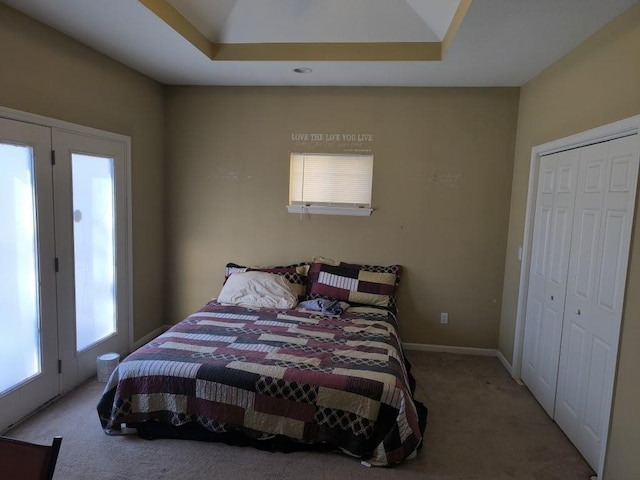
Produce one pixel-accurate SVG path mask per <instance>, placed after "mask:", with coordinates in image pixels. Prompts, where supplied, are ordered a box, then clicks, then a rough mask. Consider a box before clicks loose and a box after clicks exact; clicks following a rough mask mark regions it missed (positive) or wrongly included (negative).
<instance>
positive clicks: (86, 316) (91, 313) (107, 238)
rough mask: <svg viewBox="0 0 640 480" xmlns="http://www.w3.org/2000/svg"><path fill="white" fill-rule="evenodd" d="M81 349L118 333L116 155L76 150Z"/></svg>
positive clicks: (75, 224)
mask: <svg viewBox="0 0 640 480" xmlns="http://www.w3.org/2000/svg"><path fill="white" fill-rule="evenodd" d="M71 170H72V172H71V178H72V183H73V185H72V188H73V245H74V264H75V307H76V308H75V311H76V350H77V351H81V350H83V349H85V348H87V347H89V346H91V345H93V344H95V343H96V342H99V341H100V340H103V339H104V338H107V337H108V336H110V335H113V334H114V333H116V311H117V310H116V281H115V278H116V271H115V270H116V269H115V265H116V257H115V253H116V252H115V233H116V229H115V217H114V173H113V159H112V158H105V157H98V156H93V155H85V154H77V153H73V154H72V155H71Z"/></svg>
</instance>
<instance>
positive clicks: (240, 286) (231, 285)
mask: <svg viewBox="0 0 640 480" xmlns="http://www.w3.org/2000/svg"><path fill="white" fill-rule="evenodd" d="M218 302H220V303H228V304H232V305H240V306H242V307H266V308H283V309H284V308H295V306H296V305H297V304H298V296H297V295H296V292H295V291H294V289H293V286H292V285H291V282H289V281H288V280H287V279H286V278H284V277H283V276H282V275H276V274H274V273H266V272H255V271H249V272H242V273H234V274H232V275H231V276H230V277H229V278H228V279H227V281H226V282H225V284H224V286H223V287H222V290H221V291H220V295H218Z"/></svg>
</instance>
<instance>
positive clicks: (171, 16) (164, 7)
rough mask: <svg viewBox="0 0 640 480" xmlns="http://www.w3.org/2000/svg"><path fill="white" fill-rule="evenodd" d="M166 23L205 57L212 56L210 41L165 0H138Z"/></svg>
mask: <svg viewBox="0 0 640 480" xmlns="http://www.w3.org/2000/svg"><path fill="white" fill-rule="evenodd" d="M138 1H139V2H140V3H142V4H143V5H144V6H145V7H147V8H148V9H149V10H151V12H153V13H154V14H155V15H156V16H157V17H159V18H160V19H161V20H163V21H164V22H165V23H166V24H167V25H169V26H170V27H171V28H173V29H174V30H175V31H176V32H178V33H179V34H180V35H182V36H183V37H184V38H185V39H186V40H187V41H188V42H189V43H190V44H191V45H193V46H194V47H196V48H197V49H198V50H200V51H201V52H202V53H204V54H205V55H206V56H207V57H209V58H211V57H212V53H213V52H212V44H211V41H210V40H209V39H208V38H207V37H205V36H204V35H203V34H202V33H200V30H198V29H197V28H196V27H194V26H193V24H192V23H191V22H190V21H189V20H187V19H186V18H185V17H184V16H183V15H182V14H181V13H180V12H179V11H178V10H176V9H175V8H174V6H173V5H171V4H170V3H169V2H167V1H166V0H138Z"/></svg>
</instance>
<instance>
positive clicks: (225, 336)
mask: <svg viewBox="0 0 640 480" xmlns="http://www.w3.org/2000/svg"><path fill="white" fill-rule="evenodd" d="M400 272H401V267H400V266H397V265H394V266H392V267H375V266H366V265H353V264H345V263H340V262H333V261H328V260H326V259H320V260H318V259H316V260H315V261H313V262H310V263H308V264H305V263H301V264H295V265H289V266H284V267H266V268H249V267H242V266H239V265H237V264H228V265H227V267H226V276H225V277H226V283H225V285H224V286H223V289H222V291H221V292H220V295H219V296H218V298H217V299H214V300H211V301H209V302H208V303H207V304H206V305H204V306H203V307H202V308H201V309H200V310H199V311H197V312H195V313H193V314H191V315H189V316H188V317H187V318H185V319H184V320H183V321H181V322H180V323H178V324H176V325H175V326H173V327H172V328H171V329H169V330H168V331H166V332H165V333H163V334H162V335H160V336H159V337H157V338H155V339H154V340H152V341H151V342H149V343H148V344H146V345H145V346H143V347H141V348H140V349H138V350H136V351H135V352H133V353H131V354H130V355H129V356H128V357H127V358H126V359H125V360H124V361H123V362H121V363H120V364H119V365H118V366H117V368H116V370H115V371H114V372H113V374H112V375H111V377H110V378H109V380H108V382H107V384H106V386H105V389H104V393H103V395H102V397H101V398H100V400H99V403H98V414H99V417H100V422H101V424H102V427H103V429H104V431H105V432H106V433H107V434H109V435H117V434H121V433H123V432H124V431H125V428H126V429H129V428H135V429H136V430H137V432H138V434H140V435H141V436H146V437H156V436H161V437H173V438H198V439H205V440H221V441H227V442H230V443H242V444H245V442H248V443H250V444H253V445H256V446H258V447H260V446H261V445H263V446H264V445H268V446H269V447H268V449H277V450H285V451H287V450H292V449H298V448H329V449H335V450H339V451H342V452H344V453H347V454H349V455H352V456H355V457H358V458H360V459H361V460H362V461H364V462H366V463H367V464H370V465H374V466H389V465H393V464H397V463H400V462H402V461H404V460H406V459H408V458H411V457H412V456H414V455H415V453H416V451H417V450H418V449H419V448H420V447H421V445H422V437H423V432H424V428H425V423H426V408H425V407H424V406H423V405H422V404H421V403H419V402H417V401H415V400H414V398H413V386H414V385H413V383H412V382H413V379H412V377H411V374H410V365H409V364H408V362H407V361H406V359H405V357H404V355H403V353H402V348H401V343H400V338H399V335H398V329H397V323H396V316H395V298H394V296H395V291H396V288H397V286H398V282H399V277H400ZM256 279H259V281H258V280H256ZM252 281H253V282H254V283H255V282H257V284H251V285H250V286H248V285H249V284H250V283H251V282H252ZM261 282H262V283H261ZM232 284H233V285H232ZM256 285H257V286H256ZM239 286H240V287H239ZM261 289H262V290H261ZM265 289H266V290H265ZM238 292H240V293H238ZM265 292H266V293H265ZM234 295H235V296H234ZM270 297H272V298H270ZM283 298H285V299H288V301H286V302H284V303H282V302H283V300H282V299H283ZM265 299H266V300H265Z"/></svg>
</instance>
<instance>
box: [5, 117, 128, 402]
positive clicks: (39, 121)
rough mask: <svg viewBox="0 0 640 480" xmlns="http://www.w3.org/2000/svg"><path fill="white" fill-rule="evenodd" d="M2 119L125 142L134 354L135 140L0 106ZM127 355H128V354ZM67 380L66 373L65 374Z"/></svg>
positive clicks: (62, 381) (62, 386)
mask: <svg viewBox="0 0 640 480" xmlns="http://www.w3.org/2000/svg"><path fill="white" fill-rule="evenodd" d="M0 117H3V118H7V119H10V120H18V121H21V122H26V123H32V124H36V125H42V126H44V127H49V128H51V129H56V128H57V129H61V130H68V131H71V132H74V133H79V134H83V135H87V136H95V137H99V138H108V139H111V140H115V141H119V142H122V143H124V144H125V145H126V152H125V154H126V159H125V163H126V167H125V170H126V172H125V177H126V179H125V190H126V192H125V195H126V210H127V230H128V233H127V239H126V243H127V245H126V256H127V272H126V274H125V278H126V283H127V285H126V291H127V296H128V299H127V302H128V309H127V312H126V313H127V319H126V325H127V330H128V332H126V333H125V336H126V339H127V348H128V352H130V351H132V350H133V346H134V341H133V228H132V217H133V216H132V208H131V205H132V201H131V137H128V136H126V135H120V134H117V133H111V132H107V131H105V130H99V129H96V128H91V127H86V126H83V125H77V124H75V123H70V122H65V121H64V120H58V119H55V118H50V117H45V116H42V115H37V114H34V113H29V112H22V111H20V110H15V109H12V108H7V107H3V106H0ZM128 352H126V353H128ZM62 376H64V372H63V374H62ZM60 385H61V391H60V393H61V394H62V393H64V392H66V391H68V390H69V389H70V388H71V387H70V386H69V385H68V384H67V383H66V382H64V379H63V378H61V379H60Z"/></svg>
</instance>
